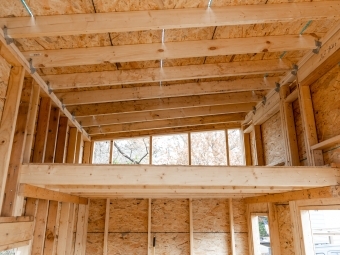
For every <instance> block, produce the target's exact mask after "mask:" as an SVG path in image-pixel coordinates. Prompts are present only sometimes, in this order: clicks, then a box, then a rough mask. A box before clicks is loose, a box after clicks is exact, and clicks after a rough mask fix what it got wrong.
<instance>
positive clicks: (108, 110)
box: [69, 91, 265, 116]
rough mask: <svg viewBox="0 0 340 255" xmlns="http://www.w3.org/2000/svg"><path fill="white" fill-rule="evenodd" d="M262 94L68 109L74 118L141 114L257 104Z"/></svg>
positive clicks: (229, 94) (231, 94)
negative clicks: (179, 109)
mask: <svg viewBox="0 0 340 255" xmlns="http://www.w3.org/2000/svg"><path fill="white" fill-rule="evenodd" d="M264 94H265V92H262V91H261V92H257V93H256V94H255V95H254V94H253V93H252V92H251V91H247V92H234V93H225V94H212V95H200V96H196V95H192V96H186V97H169V98H162V99H161V100H160V99H146V100H136V101H126V102H113V103H103V104H89V105H79V106H70V107H69V109H70V110H72V112H74V114H75V116H89V115H98V114H113V113H128V112H142V111H154V110H165V109H175V108H187V107H198V106H210V105H222V104H239V103H250V102H258V101H260V100H261V98H262V96H263V95H264ZM184 111H185V110H184Z"/></svg>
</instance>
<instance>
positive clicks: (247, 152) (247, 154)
mask: <svg viewBox="0 0 340 255" xmlns="http://www.w3.org/2000/svg"><path fill="white" fill-rule="evenodd" d="M243 144H244V158H245V165H246V166H251V164H252V162H251V149H250V134H249V133H243Z"/></svg>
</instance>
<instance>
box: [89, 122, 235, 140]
mask: <svg viewBox="0 0 340 255" xmlns="http://www.w3.org/2000/svg"><path fill="white" fill-rule="evenodd" d="M240 127H241V122H228V123H217V124H208V125H200V126H185V127H171V128H163V129H152V130H140V131H130V132H120V133H107V134H100V135H92V136H91V138H92V139H93V140H95V141H100V140H102V141H103V140H115V139H121V138H131V137H145V136H155V135H173V134H180V133H187V132H203V131H213V130H226V129H236V128H240Z"/></svg>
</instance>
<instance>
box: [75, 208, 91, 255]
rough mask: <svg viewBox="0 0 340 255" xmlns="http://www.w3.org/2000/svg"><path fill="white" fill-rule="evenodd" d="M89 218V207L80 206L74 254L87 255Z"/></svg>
mask: <svg viewBox="0 0 340 255" xmlns="http://www.w3.org/2000/svg"><path fill="white" fill-rule="evenodd" d="M87 217H88V205H79V210H78V221H77V231H76V240H75V247H74V254H79V255H85V246H86V235H87ZM84 241H85V242H84Z"/></svg>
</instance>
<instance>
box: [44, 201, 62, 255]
mask: <svg viewBox="0 0 340 255" xmlns="http://www.w3.org/2000/svg"><path fill="white" fill-rule="evenodd" d="M58 209H59V202H57V201H50V205H49V209H48V217H47V225H46V233H45V245H44V255H53V254H54V253H55V248H56V239H57V235H56V234H57V233H56V225H57V222H58Z"/></svg>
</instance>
